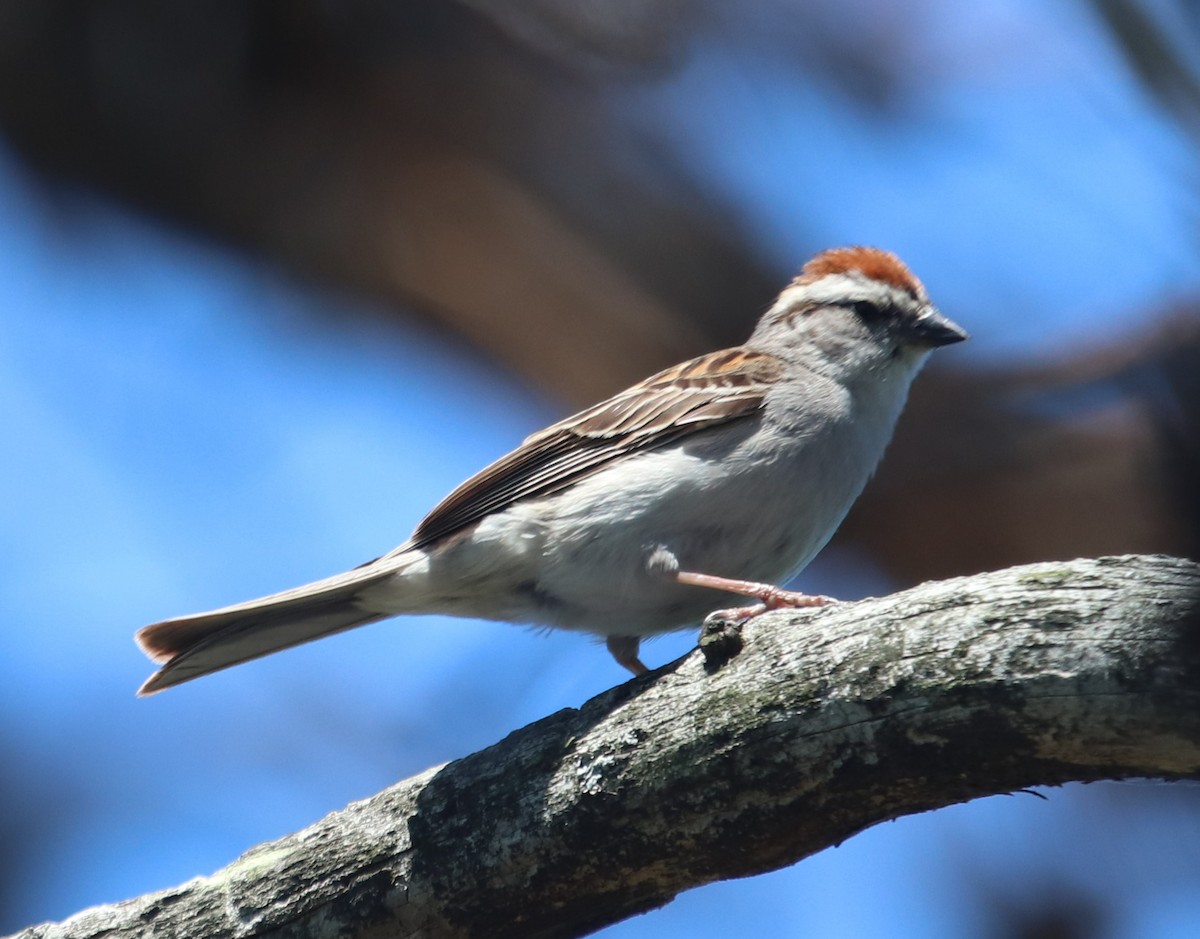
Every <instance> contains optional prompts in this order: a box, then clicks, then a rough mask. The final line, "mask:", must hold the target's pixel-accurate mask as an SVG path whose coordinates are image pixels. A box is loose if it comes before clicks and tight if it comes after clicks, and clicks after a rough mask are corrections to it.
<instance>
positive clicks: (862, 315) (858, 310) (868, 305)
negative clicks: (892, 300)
mask: <svg viewBox="0 0 1200 939" xmlns="http://www.w3.org/2000/svg"><path fill="white" fill-rule="evenodd" d="M847 306H849V307H850V309H852V310H853V311H854V313H855V315H856V316H857V317H858V318H859V319H861V320H862V321H863V322H864V323H870V322H872V321H873V320H880V319H883V318H884V317H885V316H887V314H888V312H889V311H888V310H887V309H886V308H884V307H881V306H880V305H879V304H878V303H874V302H872V301H870V300H855V301H854V302H853V303H849V304H847Z"/></svg>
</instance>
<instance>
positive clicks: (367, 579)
mask: <svg viewBox="0 0 1200 939" xmlns="http://www.w3.org/2000/svg"><path fill="white" fill-rule="evenodd" d="M395 570H396V569H395V567H394V566H389V567H388V568H386V569H384V570H382V571H381V570H379V569H378V568H376V569H374V570H372V569H371V568H370V567H365V568H356V569H355V570H352V571H349V572H347V573H345V574H339V575H337V576H336V577H329V578H327V579H325V580H319V581H316V582H315V583H311V584H306V585H305V586H303V587H297V588H295V589H294V590H288V591H285V592H284V593H277V594H273V595H272V596H269V597H263V598H262V599H259V600H251V601H249V602H248V603H239V604H237V605H236V606H227V607H225V608H223V609H220V610H213V611H212V612H211V613H197V614H195V615H193V616H181V617H179V618H177V619H169V620H164V621H163V622H161V623H155V624H154V625H153V626H147V627H145V628H144V629H140V630H138V632H137V634H136V635H135V637H134V638H135V639H136V641H137V644H138V645H139V646H140V647H141V649H142V651H143V652H145V653H146V655H148V656H149V657H150V658H151V659H152V660H153V661H154V662H156V663H158V664H160V665H162V668H160V669H159V670H158V671H157V672H155V673H154V674H153V675H151V676H150V678H149V679H147V680H146V683H145V684H143V685H142V687H141V688H139V689H138V695H139V697H140V696H144V695H150V694H154V693H155V692H157V691H162V690H163V689H164V688H170V687H171V686H172V685H178V684H181V683H183V682H185V681H191V680H192V679H193V678H199V677H201V676H202V675H208V674H210V673H212V672H216V671H220V670H221V669H223V668H229V667H230V666H231V665H238V664H240V663H241V662H247V661H249V660H250V659H256V658H259V657H260V656H264V655H270V654H271V653H272V652H278V651H280V650H281V649H287V648H290V647H291V646H298V645H300V644H301V643H304V642H311V641H312V640H314V639H319V638H321V637H322V636H328V635H330V634H331V633H335V632H341V631H342V630H344V629H352V628H353V627H355V626H362V625H364V624H366V623H372V622H375V621H376V620H380V619H385V618H387V617H388V616H390V615H391V614H390V613H380V612H378V611H376V610H370V609H365V608H363V607H362V606H360V605H359V604H358V602H357V601H356V599H355V598H356V597H357V595H358V593H359V591H361V590H362V588H363V587H365V586H367V585H368V584H370V583H374V582H377V581H379V580H382V579H384V578H386V577H389V576H391V575H392V574H393V573H395Z"/></svg>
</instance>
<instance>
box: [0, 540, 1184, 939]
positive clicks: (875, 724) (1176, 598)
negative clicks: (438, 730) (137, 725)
mask: <svg viewBox="0 0 1200 939" xmlns="http://www.w3.org/2000/svg"><path fill="white" fill-rule="evenodd" d="M1129 776H1156V777H1164V778H1183V777H1187V778H1200V567H1198V566H1197V565H1196V564H1193V563H1190V562H1187V561H1181V560H1176V559H1172V558H1166V557H1133V556H1131V557H1122V558H1103V559H1099V560H1081V561H1072V562H1069V563H1043V564H1035V565H1030V566H1025V567H1018V568H1013V569H1010V570H1006V571H1000V572H997V573H991V574H980V575H977V576H974V577H965V578H960V579H956V580H949V581H943V582H939V583H930V584H925V585H923V586H920V587H916V588H914V589H912V590H907V591H905V592H903V593H899V594H895V595H893V596H890V597H885V598H882V599H870V600H863V601H861V602H856V603H844V604H840V605H838V606H835V607H830V608H826V609H820V610H803V611H780V612H776V613H771V614H767V615H764V616H762V617H759V618H758V619H756V620H753V621H751V622H750V623H749V624H747V625H746V627H745V628H744V630H743V633H742V635H740V636H738V635H737V634H736V631H730V630H716V631H715V632H714V633H713V634H712V635H711V636H709V637H707V641H706V642H705V643H704V649H703V651H698V652H693V653H692V654H690V655H688V656H685V657H684V658H682V659H680V660H678V661H677V662H674V663H672V664H671V665H668V666H666V667H665V668H662V669H659V670H658V671H656V672H653V673H651V674H650V675H648V676H646V677H645V678H642V679H636V680H632V681H629V682H627V683H625V684H623V685H620V686H619V687H616V688H613V689H612V690H610V691H608V692H606V693H604V694H602V695H599V696H598V697H596V698H593V699H592V700H591V701H589V702H587V703H586V704H585V705H583V707H581V708H579V709H578V710H573V709H572V710H564V711H560V712H559V713H557V714H553V715H551V716H549V717H547V718H545V719H543V720H541V721H538V722H536V723H534V724H531V725H530V726H528V727H525V728H522V729H521V730H518V731H516V732H514V733H512V734H511V735H509V736H508V737H507V738H505V739H504V740H502V741H500V742H499V743H497V744H496V745H494V746H492V747H489V748H488V749H486V750H483V751H481V752H479V753H476V754H473V755H471V756H469V757H466V758H464V759H461V760H457V761H455V762H453V763H449V764H447V765H445V766H441V767H436V768H434V769H431V770H428V771H427V772H425V773H422V774H421V775H419V776H416V777H413V778H411V779H408V780H405V781H403V782H401V783H398V784H397V785H395V786H393V787H391V788H390V789H387V790H385V791H384V792H382V793H380V794H379V795H377V796H375V797H373V798H371V799H367V800H365V801H363V802H358V803H354V804H352V805H350V806H348V807H347V808H346V809H344V810H342V811H339V812H335V813H333V814H331V815H329V816H328V817H327V818H325V819H323V820H321V821H320V822H318V823H317V824H315V825H313V826H312V827H311V828H308V829H306V830H304V831H302V832H299V833H297V834H295V835H291V836H289V837H286V838H283V839H281V840H279V841H276V842H273V843H270V844H264V845H261V846H259V847H257V848H255V849H253V850H252V851H250V852H249V853H247V854H246V855H244V856H243V857H241V858H240V859H238V860H237V861H235V862H234V863H232V864H231V865H229V866H228V867H226V868H225V869H224V870H221V871H218V872H217V873H216V874H213V875H212V876H210V877H202V878H198V879H196V880H193V881H191V882H189V883H187V884H184V885H182V886H180V887H177V888H174V889H171V890H166V891H163V892H161V893H155V894H149V895H146V896H143V897H138V898H135V899H132V900H128V901H125V902H124V903H118V904H116V905H113V906H108V907H97V908H94V909H91V910H87V911H84V912H83V913H80V914H78V915H76V916H74V917H72V918H71V919H69V920H67V921H65V922H63V923H59V924H46V925H42V926H36V927H33V928H31V929H28V930H25V931H24V932H22V933H19V934H18V935H20V936H21V937H27V939H34V937H38V939H50V937H55V939H59V937H62V939H66V937H72V939H74V937H80V939H82V937H98V936H101V935H103V936H104V937H105V939H118V937H130V939H132V937H144V936H151V935H153V936H195V937H205V939H217V937H246V936H289V937H332V936H339V937H347V936H361V937H368V936H370V937H382V936H404V937H410V936H411V937H417V936H420V937H451V936H455V937H457V936H489V937H507V936H521V937H535V936H579V935H584V934H586V933H588V932H589V931H592V930H595V929H597V928H599V927H601V926H604V925H606V924H608V923H612V922H615V921H617V920H620V919H623V918H625V917H628V916H631V915H633V914H635V913H639V912H643V911H645V910H649V909H652V908H654V907H657V906H661V905H662V904H665V903H667V902H669V901H670V900H671V898H672V897H674V896H675V895H676V894H677V893H679V892H680V891H682V890H685V889H688V888H690V887H696V886H698V885H701V884H704V883H708V882H711V881H714V880H720V879H723V878H728V877H739V876H744V875H747V874H753V873H758V872H762V871H768V870H772V869H774V868H778V867H780V866H783V865H787V864H791V863H793V862H795V861H797V860H799V859H801V858H803V857H805V856H807V855H810V854H813V853H814V852H816V851H820V850H821V849H823V848H826V847H828V846H830V845H833V844H837V843H838V842H840V841H842V840H844V839H846V838H849V837H850V836H852V835H854V834H855V833H856V832H859V831H861V830H863V829H864V828H866V827H868V826H870V825H874V824H876V823H877V822H881V821H884V820H887V819H893V818H896V817H898V816H901V815H906V814H909V813H913V812H920V811H925V810H928V809H932V808H937V807H939V806H943V805H949V804H951V803H955V802H962V801H964V800H967V799H972V798H975V797H976V796H983V795H988V794H992V793H1001V792H1009V791H1012V790H1016V789H1022V788H1026V787H1029V786H1045V785H1057V784H1060V783H1065V782H1068V781H1071V780H1085V781H1086V780H1098V779H1112V778H1121V777H1129Z"/></svg>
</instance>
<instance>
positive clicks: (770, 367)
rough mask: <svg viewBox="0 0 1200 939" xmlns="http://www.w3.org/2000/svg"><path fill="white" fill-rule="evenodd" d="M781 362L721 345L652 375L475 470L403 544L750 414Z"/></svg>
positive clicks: (426, 540)
mask: <svg viewBox="0 0 1200 939" xmlns="http://www.w3.org/2000/svg"><path fill="white" fill-rule="evenodd" d="M781 368H782V365H781V363H780V361H779V360H778V359H776V358H775V357H774V356H770V355H767V354H765V353H761V352H750V351H748V350H746V349H726V350H724V351H722V352H713V353H710V354H709V355H705V356H701V357H700V358H698V359H692V360H691V361H689V362H684V363H683V364H682V365H677V366H675V367H674V368H669V369H667V370H666V371H662V372H659V373H658V374H657V375H652V376H651V377H650V378H647V379H646V380H645V381H643V382H640V383H639V384H636V385H634V386H633V387H632V388H628V389H626V390H625V391H622V392H620V393H619V394H616V395H614V396H613V397H611V398H609V399H608V400H607V401H602V402H601V403H600V404H597V405H595V406H593V407H591V408H588V409H587V410H586V411H580V412H579V413H578V414H575V415H573V416H571V417H568V418H567V419H566V420H564V421H560V422H559V423H557V424H554V425H552V426H550V427H547V428H546V429H545V430H542V431H539V432H538V433H536V434H534V435H533V436H531V437H529V438H527V439H526V440H525V442H524V443H522V444H521V446H519V447H518V448H517V449H516V450H514V451H512V453H509V454H507V455H506V456H503V457H501V458H500V459H499V460H497V461H496V462H495V463H493V464H492V465H491V466H488V467H487V468H485V469H483V470H481V471H480V472H479V473H476V474H475V475H474V476H472V477H471V478H470V479H468V480H467V481H466V482H465V483H463V484H462V485H461V486H459V487H458V488H457V489H455V490H454V491H453V492H452V493H450V495H448V496H447V497H446V498H445V499H443V500H442V502H441V503H440V504H439V505H438V506H437V507H436V508H435V509H434V510H433V511H432V512H430V513H429V515H428V516H426V518H425V520H424V521H422V522H421V524H420V525H418V526H417V530H416V531H415V532H414V533H413V536H412V539H411V541H410V542H409V545H411V546H416V547H422V546H424V545H428V544H430V543H432V542H434V541H437V540H438V539H440V538H444V537H446V536H447V535H450V534H453V533H454V532H456V531H459V530H461V529H463V528H465V527H466V526H468V525H471V524H473V523H475V522H477V521H479V520H480V519H481V518H483V517H484V516H485V515H488V514H490V513H492V512H495V511H498V510H500V509H503V508H505V507H507V506H509V505H512V504H513V503H514V502H517V501H519V500H521V499H529V498H532V497H534V496H540V495H546V494H548V493H551V492H557V491H558V490H560V489H564V488H566V487H567V486H570V485H571V484H572V483H575V482H578V481H579V480H580V479H583V478H584V477H586V476H589V475H591V474H592V473H595V472H596V471H598V470H599V469H600V468H601V467H603V466H605V465H607V464H609V463H612V462H614V461H616V460H620V459H624V458H625V457H627V456H629V455H630V454H632V453H637V452H638V451H640V450H648V449H653V448H654V447H661V446H663V445H664V444H666V443H668V442H669V441H672V440H675V439H677V438H678V437H680V436H682V435H684V434H688V433H691V432H694V431H695V430H697V429H699V428H702V427H710V426H712V425H714V424H720V423H722V422H724V421H731V420H735V419H737V418H741V417H746V416H749V415H751V414H754V413H757V412H758V411H759V410H760V409H761V408H762V406H763V399H764V397H765V396H766V391H767V387H768V386H769V385H770V384H771V382H772V381H774V380H775V379H776V378H777V377H778V375H779V373H780V370H781Z"/></svg>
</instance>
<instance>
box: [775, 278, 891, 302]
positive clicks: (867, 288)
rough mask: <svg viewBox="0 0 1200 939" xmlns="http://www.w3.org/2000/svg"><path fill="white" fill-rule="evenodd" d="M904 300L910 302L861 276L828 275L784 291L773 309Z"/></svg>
mask: <svg viewBox="0 0 1200 939" xmlns="http://www.w3.org/2000/svg"><path fill="white" fill-rule="evenodd" d="M901 297H905V298H908V294H907V293H905V292H904V291H902V290H899V289H898V288H896V287H893V286H892V285H890V284H883V283H880V282H879V281H877V280H868V279H867V278H864V277H862V276H861V275H860V276H854V275H849V274H826V275H825V276H824V277H821V278H820V279H818V280H815V281H813V282H812V283H808V284H792V285H790V286H789V287H787V288H785V289H784V291H783V293H781V294H780V295H779V299H778V300H777V301H776V302H775V305H774V306H773V307H772V309H773V310H782V309H786V308H788V307H794V306H797V305H799V304H802V303H854V302H855V301H859V300H869V301H871V302H873V303H881V304H882V303H886V302H889V301H895V300H897V299H900V298H901ZM909 299H910V300H911V298H909Z"/></svg>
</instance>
